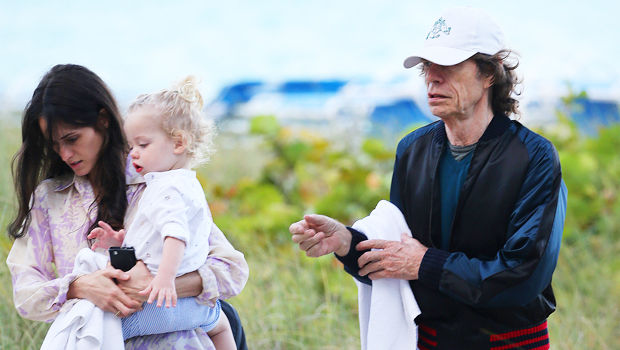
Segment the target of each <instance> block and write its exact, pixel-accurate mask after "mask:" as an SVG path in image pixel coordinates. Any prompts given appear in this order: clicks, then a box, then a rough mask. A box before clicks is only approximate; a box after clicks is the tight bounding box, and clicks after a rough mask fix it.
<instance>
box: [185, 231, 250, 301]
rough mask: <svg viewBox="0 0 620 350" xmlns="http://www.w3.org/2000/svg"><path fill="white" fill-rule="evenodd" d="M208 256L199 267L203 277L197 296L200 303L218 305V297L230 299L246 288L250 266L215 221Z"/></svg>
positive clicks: (210, 236)
mask: <svg viewBox="0 0 620 350" xmlns="http://www.w3.org/2000/svg"><path fill="white" fill-rule="evenodd" d="M209 246H210V251H209V256H208V257H207V262H206V263H205V264H204V265H202V266H201V267H200V268H199V269H198V273H199V274H200V277H201V278H202V293H201V294H200V295H198V296H197V297H196V300H197V302H198V303H200V304H205V305H210V306H213V305H215V300H216V299H228V298H232V297H234V296H236V295H237V294H239V293H240V292H241V290H243V287H245V284H246V283H247V281H248V276H249V268H248V264H247V262H246V261H245V257H244V256H243V253H241V252H240V251H238V250H235V248H234V247H233V246H232V244H230V242H228V240H227V239H226V237H225V236H224V234H223V233H222V231H221V230H220V229H219V228H218V227H217V226H216V225H215V224H213V226H212V228H211V233H210V235H209Z"/></svg>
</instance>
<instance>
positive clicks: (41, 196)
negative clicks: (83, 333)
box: [7, 167, 248, 350]
mask: <svg viewBox="0 0 620 350" xmlns="http://www.w3.org/2000/svg"><path fill="white" fill-rule="evenodd" d="M126 175H127V200H128V202H129V206H128V209H127V214H126V216H125V226H126V227H127V226H129V224H130V223H131V220H132V219H133V216H134V214H135V212H136V209H137V207H138V205H137V204H138V201H139V199H140V196H141V195H142V192H143V190H144V188H145V184H144V179H143V178H142V177H141V176H140V175H139V174H137V173H136V172H135V170H133V167H128V168H127V171H126ZM93 201H94V193H93V189H92V187H91V185H90V182H89V181H88V180H87V179H86V178H85V177H81V176H76V175H73V174H71V175H63V176H59V177H57V178H54V179H49V180H45V181H43V182H42V183H41V184H40V185H39V186H38V187H37V189H36V191H35V195H34V203H33V207H32V211H31V217H32V219H31V222H30V226H29V227H28V229H27V231H26V234H25V235H24V237H21V238H18V239H16V240H15V242H14V243H13V247H12V249H11V252H10V253H9V256H8V257H7V265H8V267H9V269H10V271H11V275H12V277H13V300H14V302H15V307H16V308H17V311H18V313H19V314H20V315H21V316H22V317H25V318H28V319H31V320H36V321H44V322H52V321H53V320H54V319H55V318H56V316H57V315H58V313H59V312H65V311H67V310H69V308H71V306H72V305H73V304H75V303H76V302H77V300H76V299H71V300H67V291H68V290H69V284H70V283H71V282H73V281H74V280H75V279H76V278H77V277H79V276H78V275H75V274H73V273H72V270H73V263H74V260H75V257H76V255H77V253H78V251H79V250H80V249H82V248H86V247H88V242H87V240H86V235H87V231H88V228H89V227H90V224H91V223H92V222H93V221H94V220H96V218H97V208H96V206H93ZM91 207H92V208H91ZM209 245H210V247H211V251H210V253H209V256H208V258H207V262H206V263H205V264H204V265H203V266H202V267H200V268H199V270H198V273H199V274H200V276H201V277H202V282H203V291H202V293H201V294H200V295H199V296H197V297H196V299H197V300H198V302H199V303H201V304H206V305H214V302H215V300H216V299H226V298H230V297H233V296H235V295H237V294H239V292H241V290H242V289H243V287H244V286H245V284H246V282H247V279H248V265H247V263H246V261H245V259H244V256H243V254H242V253H241V252H239V251H236V250H235V249H234V248H233V246H232V245H231V244H230V243H229V242H228V240H227V239H226V237H225V236H224V234H223V233H222V231H220V230H219V229H218V228H217V226H215V225H213V229H212V231H211V235H210V237H209ZM125 349H133V350H138V349H154V350H171V349H198V350H200V349H205V350H206V349H213V344H212V342H211V340H210V339H209V337H208V336H207V334H206V333H205V332H204V331H203V330H202V329H200V328H198V329H196V330H192V331H182V332H174V333H167V334H158V335H152V336H145V337H138V338H132V339H130V340H128V341H127V342H126V343H125Z"/></svg>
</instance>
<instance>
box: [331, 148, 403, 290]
mask: <svg viewBox="0 0 620 350" xmlns="http://www.w3.org/2000/svg"><path fill="white" fill-rule="evenodd" d="M407 141H408V139H407V138H405V140H402V141H401V142H399V144H398V148H397V151H396V159H395V161H394V171H393V173H392V185H391V188H390V202H392V204H394V205H396V206H397V207H398V209H400V210H401V211H402V210H403V208H402V205H401V200H400V191H399V190H398V178H397V175H398V172H397V171H396V169H397V168H398V160H399V158H400V154H402V152H403V151H404V149H405V148H406V147H407V146H408V145H409V143H408V142H407ZM347 229H348V230H349V232H351V247H349V252H348V253H347V255H345V256H338V255H336V254H334V255H335V256H336V258H337V259H338V260H339V261H340V262H341V263H342V264H343V265H344V270H345V271H346V272H348V273H349V274H350V275H351V276H353V278H355V279H356V280H358V281H360V282H362V283H364V284H368V285H372V280H371V279H370V278H368V276H360V275H359V270H360V267H359V266H358V264H357V260H358V259H359V258H360V257H361V256H362V254H364V253H365V252H367V251H368V250H363V251H358V250H356V249H355V246H357V244H358V243H360V242H362V241H365V240H368V237H367V236H366V235H365V234H364V233H362V232H359V231H357V230H356V229H354V228H351V227H347Z"/></svg>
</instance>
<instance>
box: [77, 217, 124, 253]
mask: <svg viewBox="0 0 620 350" xmlns="http://www.w3.org/2000/svg"><path fill="white" fill-rule="evenodd" d="M86 238H88V239H95V238H96V239H98V241H97V242H95V244H93V246H92V247H91V249H92V250H95V249H97V248H104V249H108V248H110V247H120V246H121V245H122V244H123V240H124V239H125V230H123V229H121V230H120V231H114V229H112V227H111V226H110V225H108V224H106V223H105V222H103V221H99V227H97V228H95V229H94V230H92V231H91V232H90V234H89V235H88V236H87V237H86Z"/></svg>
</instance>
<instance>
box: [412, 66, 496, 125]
mask: <svg viewBox="0 0 620 350" xmlns="http://www.w3.org/2000/svg"><path fill="white" fill-rule="evenodd" d="M422 64H423V65H424V66H423V68H422V72H423V76H424V79H425V82H426V92H427V99H428V106H429V107H430V110H431V113H433V115H435V116H437V117H439V118H441V119H443V120H446V119H450V118H456V119H466V118H469V117H472V116H474V115H477V113H482V112H484V108H486V107H488V106H489V105H488V103H489V102H488V98H487V97H488V89H489V87H490V86H491V77H479V74H478V67H477V66H476V63H475V62H474V61H473V60H471V59H468V60H465V61H463V62H461V63H459V64H456V65H454V66H440V65H438V64H435V63H431V62H429V61H423V62H422Z"/></svg>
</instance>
